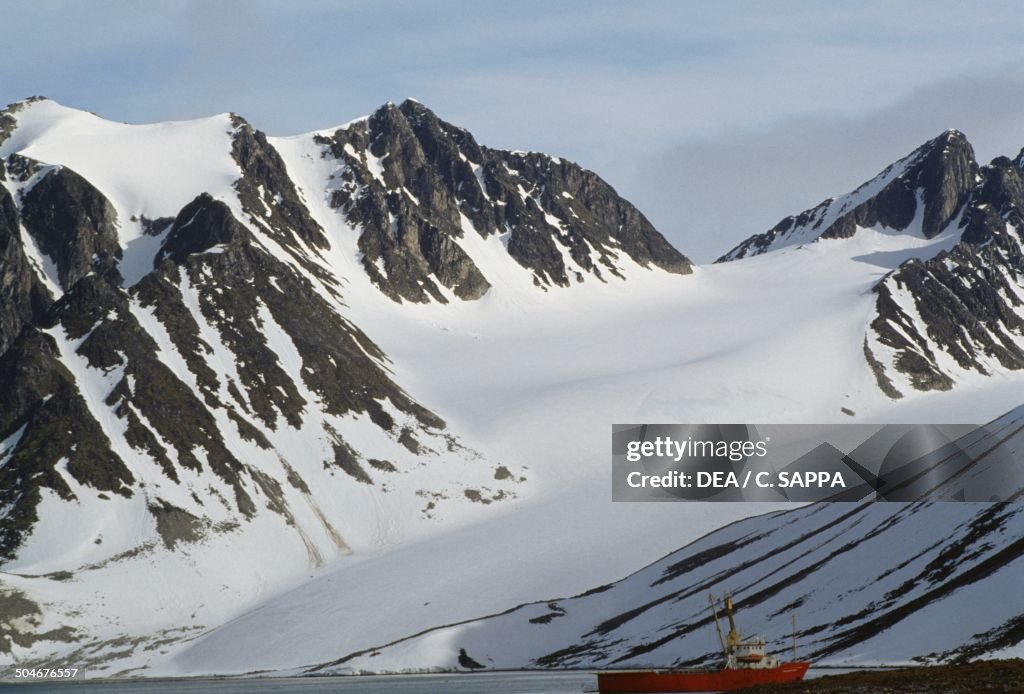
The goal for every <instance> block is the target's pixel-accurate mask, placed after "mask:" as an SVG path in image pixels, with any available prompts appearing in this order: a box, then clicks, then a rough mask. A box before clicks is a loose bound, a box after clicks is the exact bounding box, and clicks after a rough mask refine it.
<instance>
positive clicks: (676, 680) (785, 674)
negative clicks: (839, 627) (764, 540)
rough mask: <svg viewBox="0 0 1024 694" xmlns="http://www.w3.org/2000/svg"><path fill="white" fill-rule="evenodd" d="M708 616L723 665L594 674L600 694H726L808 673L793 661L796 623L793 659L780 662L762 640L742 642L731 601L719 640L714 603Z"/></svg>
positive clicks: (805, 665)
mask: <svg viewBox="0 0 1024 694" xmlns="http://www.w3.org/2000/svg"><path fill="white" fill-rule="evenodd" d="M710 600H711V613H712V615H714V618H715V627H716V628H717V629H718V639H719V641H720V642H721V644H722V656H723V658H724V662H723V664H722V667H721V668H719V669H717V670H609V671H605V672H599V673H597V690H598V692H600V694H673V693H675V692H728V691H732V690H735V689H743V688H744V687H753V686H756V685H759V684H776V683H782V682H795V681H796V680H801V679H803V678H804V675H805V674H807V668H808V667H810V665H811V664H810V663H809V662H804V661H798V660H797V659H796V622H795V619H794V628H793V660H792V661H790V662H782V661H781V660H779V658H778V657H777V656H774V655H766V654H765V642H764V639H759V638H751V639H744V638H743V636H742V635H741V634H740V632H739V631H738V630H737V629H736V623H735V622H734V621H733V616H732V613H733V606H732V598H731V597H729V596H726V598H725V614H726V616H727V617H728V618H729V634H728V636H726V637H725V638H723V637H722V628H721V625H719V623H718V610H716V609H715V600H714V598H710Z"/></svg>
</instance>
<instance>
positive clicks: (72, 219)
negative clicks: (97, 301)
mask: <svg viewBox="0 0 1024 694" xmlns="http://www.w3.org/2000/svg"><path fill="white" fill-rule="evenodd" d="M22 198H23V199H22V201H21V216H22V223H23V224H24V226H25V229H26V230H27V231H28V233H29V234H31V235H32V238H33V239H35V242H36V244H37V245H38V247H39V250H40V251H42V252H43V253H44V254H46V255H47V256H49V257H50V258H51V259H52V260H53V262H54V264H55V265H56V266H57V274H58V277H59V279H60V283H61V286H62V287H63V288H64V289H65V290H67V289H69V288H70V287H71V286H72V285H73V284H74V283H75V282H77V281H78V280H79V279H81V278H82V277H84V276H85V275H87V274H89V273H91V272H97V273H103V272H108V271H115V272H116V266H117V262H118V261H119V260H120V259H121V247H120V245H119V244H118V238H117V228H116V224H117V213H116V212H115V210H114V207H113V205H111V204H110V201H109V200H107V199H106V198H105V197H104V196H103V194H102V193H100V192H99V191H98V190H96V188H95V187H93V186H92V185H91V184H90V183H89V182H88V181H86V180H85V179H84V178H82V177H81V176H79V175H78V174H77V173H75V172H74V171H72V170H71V169H68V168H64V167H59V168H55V169H52V170H50V171H49V172H47V173H44V174H42V176H41V178H40V179H39V180H38V181H37V182H35V184H34V185H32V186H31V188H29V189H28V192H27V193H25V194H24V195H23V196H22Z"/></svg>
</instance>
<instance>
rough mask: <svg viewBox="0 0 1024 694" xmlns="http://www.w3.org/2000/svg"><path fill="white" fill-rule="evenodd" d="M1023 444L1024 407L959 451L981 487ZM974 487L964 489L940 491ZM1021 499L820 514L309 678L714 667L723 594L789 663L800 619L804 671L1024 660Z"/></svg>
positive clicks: (827, 506)
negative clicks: (416, 670) (715, 611)
mask: <svg viewBox="0 0 1024 694" xmlns="http://www.w3.org/2000/svg"><path fill="white" fill-rule="evenodd" d="M884 431H885V430H884V429H883V432H884ZM1022 432H1024V407H1021V408H1017V409H1016V410H1014V411H1012V412H1010V413H1008V414H1007V415H1005V416H1003V417H1001V418H999V419H998V420H996V421H995V422H992V423H991V424H990V425H989V426H988V427H986V428H985V433H984V434H983V435H974V434H971V435H969V436H965V437H964V438H963V439H961V440H960V441H957V442H956V443H957V445H958V446H959V447H962V450H964V451H966V452H968V453H969V454H970V455H972V456H976V457H977V458H978V461H977V462H976V463H974V464H972V465H970V466H969V467H968V476H974V477H978V476H982V475H986V474H997V475H998V474H1002V471H999V470H994V469H993V467H994V466H999V465H1002V464H1004V463H1005V462H1006V461H1007V460H1008V459H1007V458H1002V457H1001V456H1002V454H1008V455H1009V456H1010V457H1011V458H1010V459H1013V460H1016V461H1019V460H1020V457H1021V454H1022V453H1024V433H1022ZM936 438H937V440H938V439H939V437H936ZM997 459H998V460H997ZM1017 464H1018V466H1020V463H1019V462H1018V463H1017ZM1021 472H1024V468H1022V469H1021ZM1017 479H1018V480H1019V479H1021V477H1020V475H1018V476H1017ZM962 481H963V478H961V477H959V476H951V477H949V478H946V479H944V480H943V482H942V483H941V484H940V489H941V488H942V487H943V486H945V487H949V488H950V490H951V491H952V490H953V489H955V488H956V487H955V485H957V484H958V483H962ZM1022 494H1024V488H1022V489H1019V490H1017V491H1016V493H1014V494H1011V495H1010V496H1009V497H1008V500H1006V501H1001V502H1000V503H994V504H977V503H974V504H970V503H963V504H955V503H943V502H934V501H918V502H916V503H909V502H908V503H819V504H813V505H809V506H803V507H801V508H798V509H795V510H791V511H784V512H778V513H771V514H767V515H763V516H758V517H756V518H748V519H745V520H741V521H737V522H735V523H733V524H731V525H729V526H728V527H725V528H722V529H719V530H716V531H714V532H712V533H709V534H708V535H705V536H704V537H702V538H700V539H699V540H697V541H695V542H693V543H691V544H689V545H687V546H686V547H684V548H682V549H679V550H677V551H675V552H672V553H670V554H668V555H667V556H665V557H663V558H661V559H659V560H658V561H656V562H654V563H652V564H651V565H649V566H646V567H644V568H643V569H641V570H639V571H637V572H636V573H633V574H631V575H629V576H627V577H626V578H623V579H622V580H619V581H615V582H613V583H610V584H605V585H595V586H594V587H593V588H591V589H590V590H588V591H586V592H584V593H582V594H580V595H577V596H575V597H571V598H568V599H554V600H543V601H537V602H532V603H530V604H526V605H522V606H519V607H516V608H514V609H511V610H508V611H505V612H502V613H500V614H496V615H491V616H487V617H484V618H480V619H476V620H470V621H466V622H461V623H458V624H452V625H447V626H443V627H439V628H436V629H431V630H429V631H427V632H425V633H423V634H416V635H414V636H411V637H409V638H406V639H402V640H399V641H396V642H393V643H388V644H378V645H377V646H375V647H371V648H365V649H362V650H360V651H356V652H353V653H347V654H342V655H341V656H340V657H338V658H336V659H333V660H331V661H328V662H325V663H321V664H318V665H316V666H313V667H311V668H309V670H308V672H310V673H316V674H339V673H351V672H360V671H369V670H382V669H383V670H400V669H402V668H403V667H408V664H409V663H416V664H417V665H419V666H420V667H424V668H436V669H456V668H460V667H461V668H464V669H471V668H472V667H473V666H471V665H468V663H477V664H480V665H482V666H483V667H491V668H498V669H517V668H580V669H608V668H623V667H627V668H628V667H665V666H667V665H669V664H672V665H676V666H681V667H693V666H708V667H713V666H714V665H715V664H716V663H718V662H719V661H720V659H721V653H720V651H719V650H718V649H717V648H716V645H717V644H718V637H717V635H716V633H715V631H714V622H713V620H712V615H711V612H710V610H709V606H708V594H709V593H711V592H714V593H718V595H719V597H720V596H721V593H722V592H723V591H724V592H727V593H734V594H735V595H737V596H740V599H739V600H738V601H737V603H736V604H737V608H738V610H739V621H740V624H741V626H745V628H746V629H747V630H748V632H747V633H749V634H753V633H754V632H755V631H756V633H757V634H758V635H759V636H761V637H762V638H765V639H766V640H767V641H768V642H769V644H771V648H772V649H773V650H775V651H778V652H783V653H785V652H787V651H788V649H789V648H790V646H791V645H792V640H791V639H792V636H793V627H792V622H791V618H792V617H793V616H794V615H795V616H796V617H797V619H798V621H799V630H798V633H797V637H798V642H799V644H800V648H801V650H802V653H801V657H802V658H806V659H810V660H813V661H821V660H827V661H828V662H830V663H836V664H864V663H879V662H890V663H902V662H912V661H919V660H929V659H931V660H947V659H957V658H973V657H977V656H979V655H989V654H1001V655H1004V656H1009V655H1017V656H1019V655H1020V654H1021V653H1022V652H1024V649H1022V648H1021V646H1020V643H1021V642H1022V640H1024V627H1022V625H1021V617H1020V615H1021V614H1022V613H1024V593H1022V591H1021V590H1020V589H1019V583H1020V576H1021V572H1022V571H1024V504H1022V503H1021V501H1020V499H1021V496H1022Z"/></svg>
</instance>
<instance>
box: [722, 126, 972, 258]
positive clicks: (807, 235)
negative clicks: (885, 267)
mask: <svg viewBox="0 0 1024 694" xmlns="http://www.w3.org/2000/svg"><path fill="white" fill-rule="evenodd" d="M977 174H978V164H977V162H976V161H975V157H974V149H973V148H972V147H971V144H970V142H968V141H967V138H966V137H965V136H964V134H963V133H961V132H960V131H959V130H947V131H946V132H944V133H942V134H940V135H938V136H937V137H935V138H933V139H931V140H929V141H928V142H926V143H924V144H923V145H921V146H920V147H918V148H917V149H915V150H914V151H913V152H911V153H910V154H908V155H907V156H905V157H904V158H902V159H900V160H899V161H897V162H895V163H894V164H892V165H890V166H888V167H886V168H885V169H884V170H883V171H882V172H881V173H879V174H878V175H877V176H875V177H874V178H872V179H871V180H869V181H867V182H865V183H864V184H862V185H861V186H859V187H858V188H857V189H856V190H854V191H852V192H850V193H847V194H846V195H843V196H840V197H838V198H830V199H828V200H825V201H824V202H822V203H821V204H819V205H818V206H817V207H814V208H811V209H809V210H805V211H804V212H801V213H800V214H798V215H794V216H791V217H786V218H785V219H783V220H782V221H781V222H779V223H778V224H776V225H775V226H774V227H772V228H771V229H769V230H768V231H767V232H765V233H763V234H757V235H755V236H752V237H750V238H748V239H747V240H746V241H743V242H742V243H741V244H739V245H738V246H736V247H735V248H733V249H732V250H730V251H729V252H728V253H726V254H725V255H723V256H722V257H721V258H719V259H718V261H717V262H725V261H729V260H738V259H740V258H744V257H747V256H751V255H758V254H761V253H767V252H769V251H772V250H776V249H779V248H784V247H787V246H794V245H799V244H804V243H813V242H815V241H817V240H818V239H835V238H849V237H851V236H853V235H854V234H855V233H856V232H857V229H858V228H871V227H878V228H884V229H892V230H896V231H905V230H907V229H910V228H911V226H912V225H913V228H914V230H915V231H916V232H917V233H920V234H921V235H923V236H924V237H925V238H933V237H935V236H937V235H938V234H939V233H941V232H942V230H943V229H945V228H946V227H947V226H948V225H949V224H950V222H952V221H953V220H954V219H955V218H956V216H957V215H958V214H959V212H960V210H961V209H962V208H963V204H964V202H965V200H966V199H967V197H968V194H969V192H970V190H971V189H972V188H973V187H974V185H975V183H976V177H977Z"/></svg>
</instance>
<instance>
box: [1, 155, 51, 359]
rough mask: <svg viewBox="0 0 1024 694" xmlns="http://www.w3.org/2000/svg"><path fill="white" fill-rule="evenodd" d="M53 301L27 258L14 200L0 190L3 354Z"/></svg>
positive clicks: (4, 190) (5, 191) (3, 190)
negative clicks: (26, 326) (23, 329)
mask: <svg viewBox="0 0 1024 694" xmlns="http://www.w3.org/2000/svg"><path fill="white" fill-rule="evenodd" d="M2 172H3V164H2V163H0V173H2ZM51 301H52V298H51V297H50V295H49V293H48V292H47V291H46V289H45V287H44V286H43V284H42V282H41V281H40V280H39V278H38V277H37V276H36V274H35V272H33V270H32V267H31V265H30V264H29V261H28V258H27V257H26V256H25V252H24V248H23V246H22V241H21V236H20V233H19V229H18V213H17V209H16V208H15V205H14V200H13V199H12V198H11V195H10V194H9V193H8V192H7V190H6V189H4V188H0V354H3V353H4V352H5V351H6V350H7V348H8V347H9V346H10V345H11V343H12V342H13V341H14V339H15V338H16V337H17V336H18V333H20V332H21V329H22V328H23V327H24V326H25V325H27V324H29V323H32V322H33V321H34V320H36V319H37V318H38V317H39V316H40V315H41V314H42V313H43V312H44V311H45V310H46V308H47V307H48V306H49V304H50V302H51Z"/></svg>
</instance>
